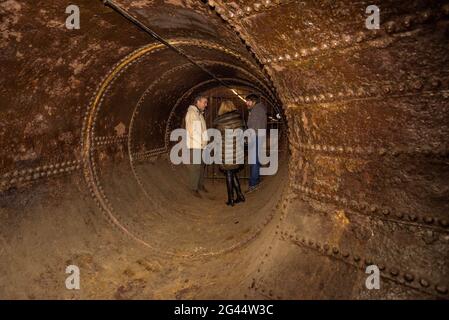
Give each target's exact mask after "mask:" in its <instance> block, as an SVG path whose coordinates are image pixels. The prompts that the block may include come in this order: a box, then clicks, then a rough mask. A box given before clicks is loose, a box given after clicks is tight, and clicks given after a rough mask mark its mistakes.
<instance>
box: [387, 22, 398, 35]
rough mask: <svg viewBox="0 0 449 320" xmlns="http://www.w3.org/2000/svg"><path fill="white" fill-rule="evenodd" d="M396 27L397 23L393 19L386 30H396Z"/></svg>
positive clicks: (390, 31)
mask: <svg viewBox="0 0 449 320" xmlns="http://www.w3.org/2000/svg"><path fill="white" fill-rule="evenodd" d="M395 29H396V27H395V23H394V22H393V21H391V22H388V23H387V26H386V30H387V32H388V33H392V32H394V31H395Z"/></svg>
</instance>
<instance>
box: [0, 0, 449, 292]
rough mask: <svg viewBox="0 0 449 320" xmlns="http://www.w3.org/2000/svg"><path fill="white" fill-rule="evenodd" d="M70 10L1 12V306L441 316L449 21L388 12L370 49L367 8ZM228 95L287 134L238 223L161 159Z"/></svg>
mask: <svg viewBox="0 0 449 320" xmlns="http://www.w3.org/2000/svg"><path fill="white" fill-rule="evenodd" d="M70 4H71V3H69V2H68V1H65V0H56V1H52V3H47V2H44V1H37V3H36V4H35V5H31V4H30V3H27V2H25V1H21V0H7V1H4V2H3V3H2V4H0V11H2V12H3V13H4V15H3V16H5V17H6V19H4V20H2V22H1V23H0V31H1V32H0V37H1V39H2V41H1V44H0V48H1V49H2V50H1V52H0V60H1V64H0V68H1V71H2V75H3V76H2V78H1V79H0V89H1V97H2V103H1V107H0V112H1V117H0V123H1V124H2V126H1V130H0V136H1V145H2V148H1V150H0V179H1V180H0V221H1V223H0V244H1V249H0V298H3V297H5V298H25V299H36V298H59V299H61V298H72V299H85V298H106V299H148V298H150V299H151V298H153V299H160V298H169V299H172V298H175V299H182V298H193V299H196V298H207V299H209V298H212V299H213V298H238V299H243V298H245V299H246V298H248V299H251V298H252V299H304V298H305V299H325V298H331V299H332V298H333V299H363V298H368V299H376V298H377V299H378V298H381V299H409V298H424V299H447V298H448V285H449V283H448V279H449V277H448V275H449V268H448V259H449V256H448V250H447V249H448V243H449V229H448V228H449V222H448V221H449V216H448V209H449V203H448V201H447V200H448V199H449V184H448V181H449V170H448V164H449V162H448V147H449V143H448V141H449V140H448V136H449V127H448V125H447V124H448V123H449V121H448V120H449V104H448V101H449V100H448V99H449V89H448V88H449V80H448V79H449V78H448V68H447V66H448V57H449V54H448V53H449V47H448V43H449V42H448V37H449V4H447V3H445V2H444V3H443V2H442V1H424V0H422V1H419V0H415V1H383V2H382V4H379V7H380V13H381V21H382V22H381V24H380V29H374V30H371V29H367V27H366V25H365V20H366V17H367V13H366V8H367V6H369V5H370V4H371V3H368V2H367V1H357V2H354V1H338V2H336V1H330V0H329V1H327V0H326V1H319V2H318V1H291V0H279V1H269V0H267V1H259V2H254V1H247V0H234V1H218V0H214V1H212V0H209V1H193V0H166V1H163V0H157V1H128V0H117V1H106V5H105V4H103V2H102V1H87V0H79V1H77V6H78V7H79V10H80V18H81V25H80V28H79V29H68V28H66V25H65V22H66V18H67V16H68V14H67V13H66V12H65V9H66V8H67V7H68V6H69V5H70ZM36 8H38V9H36ZM117 8H119V9H120V10H122V11H120V10H118V9H117ZM124 13H126V15H129V16H128V17H127V16H126V15H124ZM129 17H132V19H135V20H137V21H138V22H139V23H141V24H142V25H144V26H145V27H146V28H148V29H147V30H144V29H143V28H142V27H141V26H140V27H139V24H138V23H135V21H134V23H133V21H130V18H129ZM148 30H151V32H153V33H155V34H157V36H158V37H160V39H158V38H157V37H154V36H152V35H150V34H149V32H148ZM161 39H162V41H161ZM186 56H187V58H186ZM205 70H207V72H205ZM211 75H213V77H212V76H211ZM223 84H225V85H226V86H223ZM231 89H233V90H236V91H237V92H239V91H240V92H255V93H257V94H259V95H260V96H261V97H263V100H264V101H265V102H266V104H268V105H269V106H270V108H272V110H274V112H275V113H276V114H279V118H280V120H279V123H280V126H281V130H280V131H281V134H280V141H279V169H278V171H277V173H276V174H275V175H273V176H267V177H264V183H263V184H262V186H261V188H260V190H258V191H257V192H255V193H252V194H250V195H248V197H247V201H245V203H243V204H239V205H238V206H235V207H227V206H226V205H225V188H226V187H225V184H224V182H223V181H222V180H220V179H208V180H207V184H206V185H207V187H208V189H209V190H210V192H209V193H208V194H207V195H204V197H203V199H201V200H198V199H192V196H191V194H190V193H189V190H188V186H187V173H186V170H185V167H183V166H182V165H174V164H172V163H171V161H170V157H169V155H170V150H171V147H172V146H173V144H174V142H173V141H170V133H171V132H172V131H173V130H174V129H176V128H179V127H180V126H181V123H182V119H183V117H184V115H185V113H186V110H187V108H188V106H189V105H190V104H191V103H192V100H193V99H194V97H195V96H197V95H198V94H201V93H205V92H206V93H207V92H215V91H216V90H222V91H223V92H226V91H228V92H229V94H232V91H230V90H231ZM243 181H244V182H243V183H246V181H245V180H243ZM71 264H74V265H77V266H79V267H80V269H81V270H82V272H83V280H82V288H83V289H82V290H79V291H69V290H66V289H65V287H64V279H65V277H66V274H65V273H64V270H65V268H66V266H67V265H71ZM369 265H376V266H377V267H378V268H379V270H380V272H381V279H382V288H381V289H380V290H367V288H366V286H365V279H366V276H367V275H366V273H365V269H366V267H367V266H369Z"/></svg>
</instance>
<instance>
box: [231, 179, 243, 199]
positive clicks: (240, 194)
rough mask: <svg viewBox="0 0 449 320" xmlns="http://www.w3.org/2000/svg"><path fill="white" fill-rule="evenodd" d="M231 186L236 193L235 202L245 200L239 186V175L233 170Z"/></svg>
mask: <svg viewBox="0 0 449 320" xmlns="http://www.w3.org/2000/svg"><path fill="white" fill-rule="evenodd" d="M232 176H233V179H232V181H233V186H234V189H235V193H236V194H237V199H236V200H235V203H239V202H245V197H244V196H243V193H242V189H241V188H240V181H239V177H238V176H237V172H233V174H232Z"/></svg>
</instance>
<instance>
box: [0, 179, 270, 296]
mask: <svg viewBox="0 0 449 320" xmlns="http://www.w3.org/2000/svg"><path fill="white" fill-rule="evenodd" d="M209 187H210V186H209ZM266 187H268V184H267V185H265V186H263V187H262V188H261V191H260V192H262V193H263V192H264V188H266ZM211 190H214V188H211ZM221 191H222V190H219V189H218V188H217V194H216V196H217V197H218V196H220V200H219V201H217V204H220V206H221V204H222V203H223V199H222V197H221V196H222V195H223V194H222V193H221ZM267 191H269V190H265V192H267ZM212 193H214V191H212ZM214 196H215V193H214ZM256 198H257V194H254V195H249V196H248V201H247V203H248V204H249V203H251V201H253V200H254V199H256ZM7 200H8V205H6V204H3V203H2V209H4V210H2V219H3V221H5V222H6V223H5V224H4V225H3V226H2V239H1V240H2V242H3V247H2V251H1V253H0V256H1V259H0V271H1V272H0V283H2V286H1V288H0V296H1V297H3V298H24V299H35V298H36V299H48V298H58V299H61V298H63V299H84V298H93V299H100V298H113V299H126V298H133V299H148V298H150V299H153V298H154V299H157V298H169V299H177V298H226V297H228V298H232V297H234V298H236V297H237V298H243V297H242V292H243V290H244V289H245V288H247V287H248V285H249V284H250V283H251V279H252V277H253V273H254V272H255V269H256V267H257V262H258V260H259V258H260V257H261V256H262V255H263V252H264V250H265V248H266V243H267V241H268V242H269V241H271V238H272V235H273V228H274V225H273V223H269V224H267V226H266V228H265V229H263V230H261V233H260V234H259V236H258V237H257V238H255V239H254V241H252V242H250V243H248V244H247V245H246V246H242V247H240V248H239V249H238V250H234V251H231V252H228V253H225V254H222V255H220V256H215V257H197V258H195V259H186V258H182V257H167V256H161V255H158V254H155V253H154V252H153V251H151V250H149V249H148V248H146V247H144V246H141V245H138V244H137V243H136V242H135V241H133V240H132V239H130V238H128V237H125V236H124V235H123V234H121V233H119V232H117V230H115V229H114V228H113V227H112V226H111V224H110V223H108V222H107V221H106V220H105V219H104V218H103V217H102V214H101V212H100V210H99V209H98V208H97V207H96V206H95V204H94V203H93V202H92V201H91V198H90V195H89V194H88V193H87V192H86V191H85V187H84V182H83V181H82V180H80V179H79V177H66V178H63V179H61V180H60V181H59V183H58V184H57V185H51V184H50V185H47V186H45V185H39V186H36V187H34V188H33V190H32V192H31V193H29V194H28V196H27V197H25V198H22V197H19V196H18V195H13V194H12V195H11V196H10V198H9V199H7ZM222 208H223V207H222ZM241 208H243V207H241ZM17 209H22V210H23V214H22V215H21V216H17V215H14V214H13V212H15V210H17ZM216 212H217V213H219V210H218V209H217V211H216ZM240 212H242V211H240ZM5 226H9V227H8V229H7V230H6V227H5ZM3 229H5V230H3ZM166 240H169V238H166ZM176 240H177V239H176V236H173V237H172V241H173V242H176ZM69 264H75V265H77V266H79V267H80V270H81V277H82V280H81V290H80V291H76V292H74V291H70V290H67V289H66V288H65V278H66V276H67V275H66V274H65V267H66V266H67V265H69Z"/></svg>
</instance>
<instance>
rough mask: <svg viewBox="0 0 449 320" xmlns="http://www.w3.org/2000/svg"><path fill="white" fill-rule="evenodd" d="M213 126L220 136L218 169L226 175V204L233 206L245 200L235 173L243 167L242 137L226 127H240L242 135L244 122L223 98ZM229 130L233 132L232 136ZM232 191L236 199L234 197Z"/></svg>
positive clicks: (232, 105)
mask: <svg viewBox="0 0 449 320" xmlns="http://www.w3.org/2000/svg"><path fill="white" fill-rule="evenodd" d="M214 127H215V128H216V129H218V130H219V131H220V133H221V137H222V164H220V169H221V170H222V171H223V172H224V173H225V176H226V188H227V191H228V201H227V202H226V204H227V205H228V206H234V203H239V202H243V201H245V197H244V196H243V193H242V190H241V188H240V182H239V178H238V175H237V173H238V171H240V170H241V169H242V168H243V163H244V157H245V151H244V148H243V144H242V145H239V143H240V141H243V138H241V137H239V136H238V131H229V130H226V129H230V130H238V129H241V134H242V135H243V130H244V128H245V122H244V120H243V118H242V116H241V114H240V113H239V112H238V110H237V108H236V107H235V105H234V103H232V101H230V100H225V101H223V102H222V103H221V105H220V108H219V110H218V116H217V118H216V119H215V121H214ZM230 132H233V135H232V136H231V135H230ZM234 137H235V138H234ZM234 191H235V194H236V199H234Z"/></svg>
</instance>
